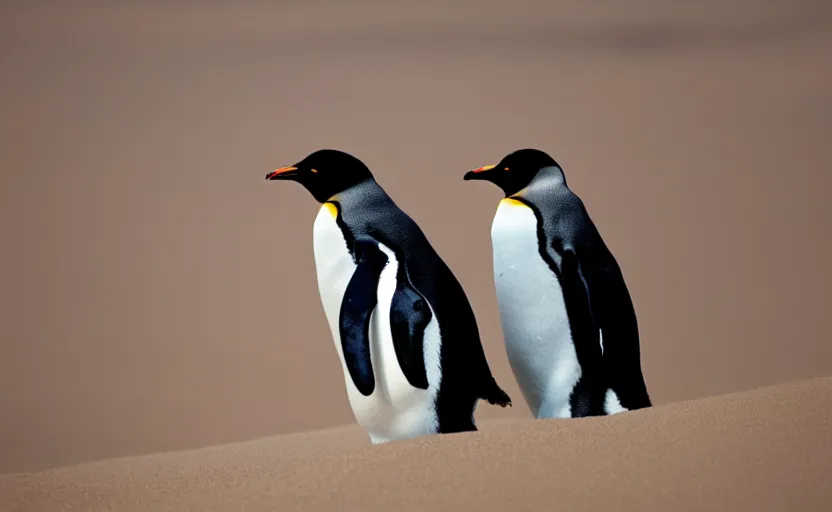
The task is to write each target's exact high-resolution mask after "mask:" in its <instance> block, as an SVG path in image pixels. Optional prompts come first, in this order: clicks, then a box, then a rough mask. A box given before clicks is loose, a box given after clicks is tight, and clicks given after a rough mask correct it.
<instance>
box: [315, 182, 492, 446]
mask: <svg viewBox="0 0 832 512" xmlns="http://www.w3.org/2000/svg"><path fill="white" fill-rule="evenodd" d="M331 202H333V203H335V204H336V205H337V207H338V219H337V220H338V224H339V227H340V228H341V230H342V232H343V233H344V237H345V239H346V240H347V245H348V249H349V251H350V252H352V249H353V248H352V243H351V242H352V240H353V239H354V238H355V237H356V236H362V235H363V236H370V237H373V238H375V239H376V240H378V241H379V242H381V243H383V244H384V245H386V246H387V247H389V248H390V249H391V250H392V251H394V252H395V253H396V259H397V260H398V261H399V262H400V264H401V265H403V266H404V267H405V269H406V271H407V277H408V278H409V279H410V281H411V283H412V285H413V286H414V288H416V290H418V292H419V293H421V294H422V295H423V296H424V297H425V299H427V301H428V302H429V303H430V305H431V307H432V308H433V311H434V314H435V315H436V318H437V322H438V325H439V330H440V333H441V337H442V345H441V352H440V358H441V365H442V382H441V384H440V387H439V393H438V396H437V400H436V408H437V416H438V417H439V422H440V430H441V431H442V432H457V431H464V430H473V429H474V427H473V423H472V417H471V413H472V409H471V406H472V405H473V404H474V403H475V402H476V399H478V398H482V399H485V400H489V401H491V400H496V401H500V400H502V399H503V397H504V399H505V400H508V396H507V395H505V393H504V392H503V391H502V390H501V389H500V388H499V387H498V386H497V384H496V382H495V380H494V378H493V376H492V374H491V370H490V369H489V366H488V362H487V360H486V358H485V352H484V350H483V348H482V344H481V341H480V336H479V330H478V328H477V322H476V318H475V316H474V312H473V309H472V308H471V305H470V303H469V301H468V298H467V297H466V295H465V292H464V291H463V289H462V286H461V285H460V284H459V281H457V279H456V277H455V276H454V274H453V273H452V272H451V270H450V268H448V266H447V265H446V264H445V262H444V261H443V260H442V259H441V258H440V257H439V255H438V254H437V253H436V251H435V250H434V249H433V247H432V246H431V244H430V242H428V240H427V237H426V236H425V235H424V233H423V232H422V230H421V229H420V228H419V226H418V225H417V224H416V223H415V222H414V221H413V219H411V218H410V216H408V215H407V214H406V213H404V212H403V211H402V210H401V209H400V208H399V207H398V206H397V205H396V204H395V203H394V202H393V200H392V199H391V198H390V196H388V195H387V193H386V192H385V191H384V190H383V189H382V188H381V187H380V186H379V185H378V183H377V182H375V181H373V180H368V181H365V182H363V183H361V184H359V185H357V186H355V187H352V188H350V189H348V190H346V191H344V192H342V193H341V194H339V195H338V196H337V198H336V199H333V200H332V201H331Z"/></svg>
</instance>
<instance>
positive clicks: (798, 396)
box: [0, 377, 832, 512]
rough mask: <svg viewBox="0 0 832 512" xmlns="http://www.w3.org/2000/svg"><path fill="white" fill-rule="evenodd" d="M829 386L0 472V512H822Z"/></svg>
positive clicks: (829, 489)
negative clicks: (596, 414) (412, 436)
mask: <svg viewBox="0 0 832 512" xmlns="http://www.w3.org/2000/svg"><path fill="white" fill-rule="evenodd" d="M830 432H832V377H829V378H823V379H815V380H808V381H801V382H795V383H789V384H783V385H779V386H774V387H767V388H760V389H757V390H753V391H746V392H742V393H734V394H730V395H723V396H717V397H711V398H704V399H699V400H693V401H686V402H678V403H675V404H670V405H663V406H658V407H654V408H652V409H648V410H642V411H637V412H631V413H625V414H621V415H618V416H613V417H608V418H592V419H582V420H568V421H535V420H520V419H517V420H513V419H512V420H495V421H490V422H485V423H484V424H483V425H482V431H481V432H479V433H474V434H462V435H446V436H432V437H428V438H421V439H416V440H412V441H406V442H398V443H391V444H387V445H381V446H375V447H373V446H368V444H367V441H366V439H365V437H364V435H363V433H362V432H361V430H359V429H358V428H356V427H344V428H338V429H331V430H325V431H318V432H311V433H301V434H291V435H283V436H278V437H271V438H267V439H261V440H256V441H250V442H244V443H235V444H229V445H224V446H217V447H211V448H204V449H199V450H192V451H184V452H174V453H163V454H155V455H147V456H141V457H132V458H122V459H114V460H108V461H103V462H96V463H88V464H83V465H78V466H71V467H65V468H59V469H54V470H50V471H45V472H41V473H32V474H16V475H8V476H3V477H0V496H2V498H0V509H1V510H4V511H24V510H25V511H36V510H85V511H86V510H119V511H132V510H154V511H156V510H177V511H184V510H222V511H228V510H243V509H245V510H280V511H286V510H327V511H329V510H362V511H366V510H513V511H518V510H552V509H557V510H570V511H577V510H619V511H620V510H634V511H635V510H638V511H644V510H662V511H669V510H674V511H683V510H709V511H716V510H726V511H728V510H730V511H741V510H755V511H774V510H784V511H785V510H790V511H791V510H800V511H802V512H806V511H810V510H829V506H830V504H832V486H830V485H829V476H830V475H832V436H830Z"/></svg>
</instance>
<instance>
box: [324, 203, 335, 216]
mask: <svg viewBox="0 0 832 512" xmlns="http://www.w3.org/2000/svg"><path fill="white" fill-rule="evenodd" d="M322 208H326V210H327V211H328V212H329V214H330V215H332V218H333V219H334V218H336V217H338V207H337V206H335V205H334V204H332V203H324V205H323V206H322Z"/></svg>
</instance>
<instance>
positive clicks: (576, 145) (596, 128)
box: [0, 0, 832, 471]
mask: <svg viewBox="0 0 832 512" xmlns="http://www.w3.org/2000/svg"><path fill="white" fill-rule="evenodd" d="M272 4H273V3H269V2H255V1H251V0H249V1H247V2H235V3H234V4H233V6H232V3H231V2H228V3H227V4H223V3H221V2H199V3H197V2H192V3H186V2H181V1H180V2H138V1H133V2H129V1H126V2H120V3H119V7H114V6H112V4H111V5H110V6H107V5H106V4H104V3H103V2H101V3H93V2H74V5H69V2H65V3H57V2H54V3H45V2H35V1H27V2H18V3H16V4H14V3H9V2H5V3H3V4H2V6H0V49H1V50H2V51H0V64H1V65H2V68H0V69H2V80H0V112H2V118H0V119H1V120H0V136H2V137H1V138H0V141H1V142H0V162H1V163H2V190H1V191H0V194H2V212H0V213H2V216H0V223H2V234H3V235H2V238H3V244H2V253H0V257H1V258H2V260H0V264H2V266H0V269H2V270H1V272H2V274H0V276H2V294H0V300H2V303H0V315H2V317H0V336H2V339H1V340H0V342H1V343H2V345H0V471H24V470H33V469H40V468H45V467H50V466H56V465H62V464H69V463H75V462H81V461H86V460H92V459H100V458H105V457H111V456H119V455H127V454H138V453H145V452H153V451H162V450H171V449H184V448H191V447H198V446H204V445H209V444H215V443H223V442H228V441H233V440H242V439H248V438H254V437H260V436H266V435H272V434H276V433H282V432H290V431H299V430H307V429H315V428H323V427H327V426H332V425H338V424H344V423H351V422H352V421H353V418H352V415H351V412H350V410H349V407H348V405H347V401H346V395H345V392H344V388H343V375H342V373H341V370H340V369H339V364H338V360H337V356H336V352H335V350H334V348H333V346H332V340H331V338H330V336H329V332H328V330H327V328H326V324H325V322H324V316H323V311H322V309H321V307H320V303H319V299H318V296H317V289H316V287H315V276H314V266H313V260H312V245H311V243H312V241H311V229H312V222H313V219H314V217H315V213H316V210H317V204H316V203H315V202H314V201H313V199H312V198H311V197H310V196H309V195H308V194H307V193H306V192H305V191H304V190H303V189H302V188H301V187H300V186H299V185H296V184H285V183H268V182H266V181H264V180H263V176H264V175H265V173H266V172H267V171H269V170H271V169H273V168H274V167H276V166H281V165H286V164H291V163H293V162H295V161H297V160H298V159H300V158H302V157H303V156H305V155H306V154H307V153H309V152H311V151H312V150H314V149H316V148H320V147H335V148H340V149H344V150H347V151H350V152H351V153H353V154H355V155H356V156H358V157H359V158H361V159H363V160H364V161H365V162H366V163H367V164H368V165H369V166H370V167H371V169H373V170H374V171H375V173H376V176H377V178H378V180H379V181H380V182H381V184H382V185H383V186H384V187H385V188H386V189H387V190H388V192H389V193H390V194H391V195H392V196H393V197H394V198H395V199H396V200H397V202H398V203H399V205H400V206H401V207H402V208H404V209H405V210H406V211H407V212H409V213H410V214H411V216H412V217H413V218H414V219H415V220H416V221H417V222H418V223H420V225H421V226H422V227H423V229H424V230H425V232H426V233H427V234H428V236H429V238H430V239H431V241H432V243H433V244H434V245H435V247H436V248H437V250H438V251H439V252H440V254H441V255H442V256H443V257H444V258H445V259H446V260H447V262H448V263H449V265H450V266H451V268H452V269H453V270H454V271H455V272H456V274H457V275H458V277H459V279H460V280H461V282H462V284H463V286H464V287H465V288H466V290H467V292H468V294H469V296H470V299H471V301H472V303H473V306H474V309H475V311H476V313H477V316H478V319H479V322H480V327H481V331H482V333H483V338H484V344H485V348H486V352H487V354H488V357H489V361H490V364H491V366H492V369H493V371H494V372H495V374H496V376H497V379H498V381H499V382H500V384H501V385H503V386H504V387H505V388H506V390H507V391H508V392H509V393H510V394H511V395H512V397H513V398H514V401H515V407H514V408H512V409H509V410H500V409H499V408H495V407H490V406H488V405H487V404H481V405H480V408H479V412H478V418H479V419H480V420H482V419H486V418H496V417H501V416H506V415H523V416H526V415H528V414H529V413H528V409H527V408H526V406H525V404H524V402H523V400H522V396H521V395H520V392H519V391H518V389H517V385H516V383H515V381H514V379H513V377H512V376H511V372H510V370H509V367H508V363H507V360H506V356H505V353H504V351H503V347H502V340H501V336H500V329H499V319H498V316H497V310H496V299H495V295H494V289H493V283H492V280H491V279H492V276H491V248H490V240H489V231H490V224H491V219H492V217H493V214H494V211H495V209H496V206H497V201H498V200H499V198H500V195H499V192H498V190H497V189H496V187H489V186H487V185H482V184H480V185H477V184H472V183H465V182H463V181H462V175H463V174H464V172H465V171H467V170H468V169H470V168H472V167H474V166H478V165H482V164H485V163H493V162H495V161H496V160H498V159H499V158H500V157H502V156H503V155H504V154H505V153H507V152H509V151H511V150H513V149H517V148H520V147H539V148H541V149H545V150H547V151H549V152H550V153H551V154H552V155H554V156H555V158H557V159H558V160H559V161H560V162H561V164H562V165H563V166H564V168H565V171H566V173H567V177H568V179H569V183H570V185H571V187H572V188H573V190H575V191H576V192H577V193H578V194H579V195H580V196H582V197H583V199H584V201H585V203H586V204H587V206H588V208H589V210H590V214H591V215H592V217H593V218H594V220H595V222H596V223H597V224H598V226H599V228H600V230H601V232H602V235H603V236H604V237H605V238H606V240H607V242H608V244H609V245H610V246H611V248H612V250H613V251H614V253H615V255H616V256H617V258H618V260H619V263H620V264H621V266H622V267H623V270H624V273H625V278H626V279H627V282H628V284H629V286H630V290H631V293H632V295H633V298H634V301H635V304H636V309H637V312H638V315H639V321H640V327H641V333H642V354H643V364H644V371H645V377H646V379H647V384H648V388H649V390H650V392H651V394H652V396H653V399H654V401H655V403H656V404H662V403H667V402H671V401H676V400H683V399H689V398H695V397H700V396H705V395H712V394H718V393H725V392H730V391H735V390H741V389H748V388H752V387H757V386H761V385H766V384H775V383H779V382H783V381H787V380H794V379H802V378H807V377H812V376H819V375H828V374H830V373H832V348H830V347H832V344H830V340H829V337H828V335H827V330H828V327H827V324H828V318H829V305H830V301H829V296H828V290H829V289H830V286H832V275H831V274H830V271H829V261H830V259H832V245H830V236H829V232H830V229H829V221H830V217H832V215H830V213H832V212H831V211H830V210H832V206H830V201H829V199H828V194H829V189H830V185H832V176H831V175H830V168H829V162H830V151H832V150H830V149H827V148H829V147H830V146H829V142H830V138H829V134H830V133H832V68H830V64H829V63H830V62H832V51H830V49H831V48H830V45H831V43H832V36H830V34H831V33H832V31H830V24H832V23H830V21H832V9H830V8H829V7H826V6H825V5H824V4H828V2H809V1H797V0H794V1H786V0H781V1H765V0H721V1H719V2H717V1H716V0H708V1H696V2H694V1H690V2H667V1H658V0H655V1H651V0H635V1H632V2H626V3H625V2H619V1H612V0H607V1H602V2H592V3H591V4H590V3H588V2H579V1H573V2H566V1H557V2H548V3H545V2H531V1H519V0H517V1H514V2H498V1H496V0H494V1H487V2H474V1H457V2H453V3H452V5H450V6H447V5H444V4H445V2H440V1H438V0H431V1H426V0H424V1H420V2H409V3H404V2H401V3H395V2H389V1H385V2H382V1H381V0H360V1H354V2H336V1H335V0H328V1H323V0H320V1H316V0H305V1H303V2H301V1H294V2H289V1H286V2H282V3H281V4H282V6H279V7H278V6H274V5H272Z"/></svg>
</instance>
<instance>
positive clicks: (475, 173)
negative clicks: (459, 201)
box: [462, 165, 497, 181]
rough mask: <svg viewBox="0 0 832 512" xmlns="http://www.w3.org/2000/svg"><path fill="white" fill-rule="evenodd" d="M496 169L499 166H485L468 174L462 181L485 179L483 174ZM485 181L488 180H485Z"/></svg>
mask: <svg viewBox="0 0 832 512" xmlns="http://www.w3.org/2000/svg"><path fill="white" fill-rule="evenodd" d="M495 167H497V166H496V165H483V166H482V167H477V168H476V169H474V170H473V171H468V172H466V173H465V176H463V178H462V179H464V180H465V181H468V180H481V179H484V178H483V176H482V173H484V172H486V171H490V170H491V169H493V168H495ZM485 179H487V178H485Z"/></svg>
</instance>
